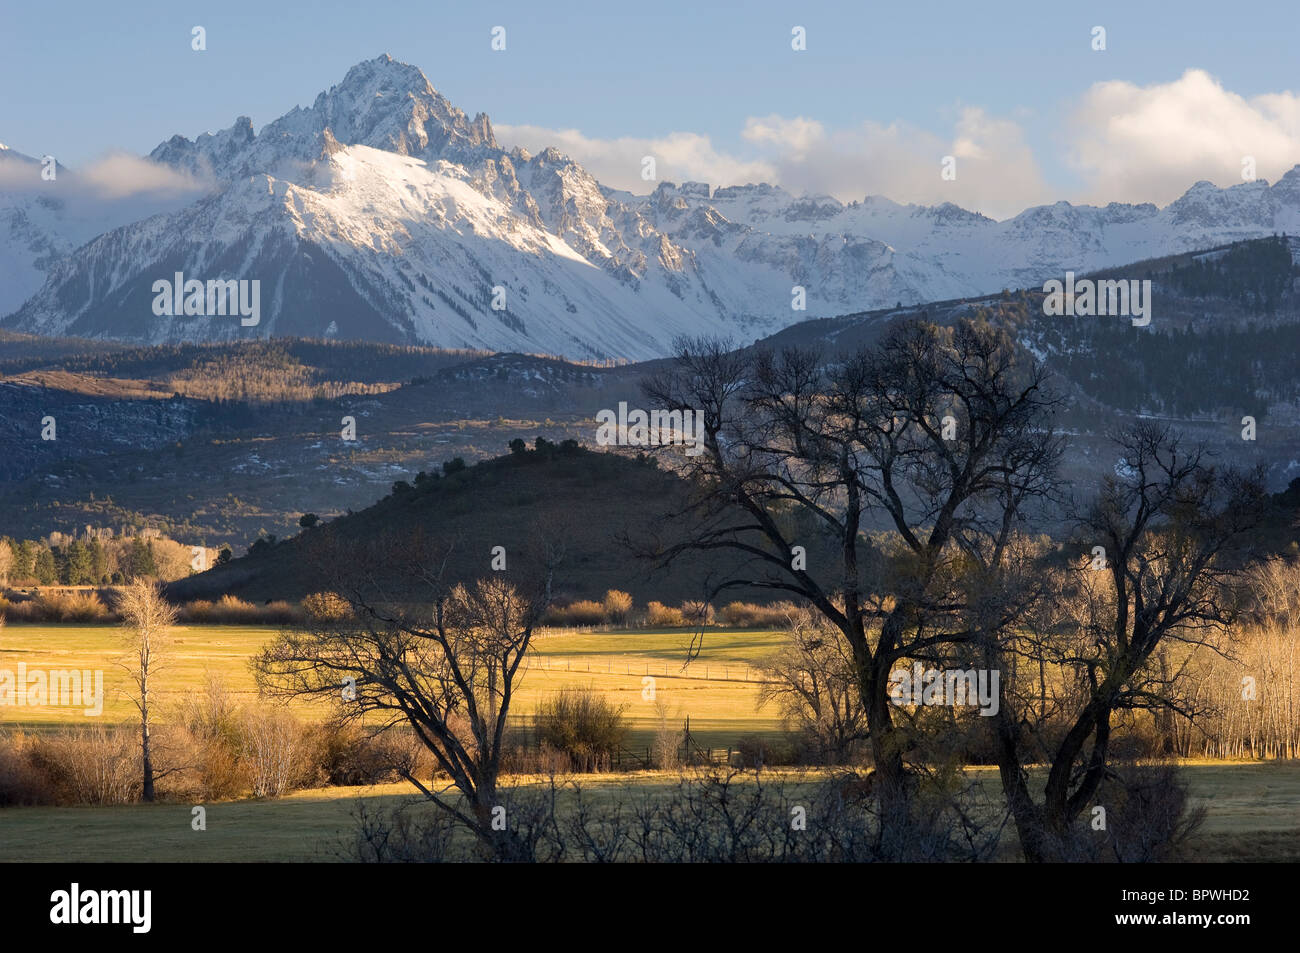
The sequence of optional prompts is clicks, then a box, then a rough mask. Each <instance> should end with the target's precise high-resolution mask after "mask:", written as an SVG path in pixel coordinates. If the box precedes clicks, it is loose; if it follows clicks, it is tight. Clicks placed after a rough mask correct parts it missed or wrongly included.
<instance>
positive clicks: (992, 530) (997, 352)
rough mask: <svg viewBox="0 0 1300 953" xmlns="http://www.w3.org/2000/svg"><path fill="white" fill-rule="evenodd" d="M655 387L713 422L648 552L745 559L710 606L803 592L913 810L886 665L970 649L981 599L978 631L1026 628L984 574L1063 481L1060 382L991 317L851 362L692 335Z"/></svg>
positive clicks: (922, 325) (888, 776)
mask: <svg viewBox="0 0 1300 953" xmlns="http://www.w3.org/2000/svg"><path fill="white" fill-rule="evenodd" d="M643 386H644V391H645V394H646V397H647V399H648V400H650V401H652V402H653V403H654V404H655V405H657V406H660V407H663V408H666V409H670V410H671V409H679V410H683V411H684V410H688V409H689V410H695V411H697V412H700V413H702V415H703V422H704V423H703V429H704V434H705V437H704V449H703V452H702V453H700V454H698V455H696V456H685V457H684V458H683V463H682V465H683V466H685V467H687V468H688V469H689V471H690V472H691V475H692V476H693V477H694V482H695V484H696V486H697V487H698V488H699V490H698V492H697V494H696V495H695V496H694V498H693V499H692V501H691V503H690V504H689V506H687V507H686V508H685V509H683V510H682V511H680V512H678V513H676V514H675V516H676V517H677V518H676V519H674V520H672V521H671V524H670V525H671V532H668V531H667V530H666V531H665V533H664V535H663V536H662V537H661V538H659V539H655V540H652V541H649V542H648V543H647V542H645V541H641V544H640V548H641V549H642V551H643V552H644V553H645V554H646V555H649V556H652V557H653V558H656V559H657V560H659V561H660V563H661V564H667V563H670V562H672V561H673V560H674V559H676V558H677V557H679V556H680V555H681V554H683V553H685V552H689V551H726V552H729V553H731V554H732V555H733V556H739V557H740V558H739V559H738V560H732V561H731V563H730V565H732V566H737V567H738V568H735V569H732V570H729V571H727V572H726V573H725V574H720V575H718V576H716V577H714V578H710V579H708V580H705V581H704V588H705V594H706V595H707V596H708V597H709V598H712V597H713V596H716V595H717V594H719V593H721V592H723V591H726V590H734V589H768V590H773V591H779V592H783V593H793V594H795V595H797V596H799V597H801V598H802V599H805V600H807V601H808V602H809V603H810V604H811V605H813V606H815V607H816V609H817V610H818V611H820V612H821V613H822V615H823V616H825V618H826V619H828V620H829V621H830V622H831V623H832V624H833V625H835V626H836V627H837V628H838V629H839V630H840V631H841V632H843V634H844V636H845V638H846V639H847V641H848V644H849V645H850V647H851V649H852V654H853V660H854V665H855V671H856V678H857V686H858V690H859V691H860V693H861V698H862V705H863V708H864V709H865V712H866V718H867V723H868V726H869V733H870V745H871V751H872V757H873V761H874V765H875V770H876V772H877V781H878V782H881V783H879V784H878V788H879V789H880V790H881V791H882V792H892V793H890V794H889V795H888V796H891V797H894V798H895V799H896V800H897V801H898V802H899V803H900V804H905V803H906V800H907V797H906V790H907V788H908V786H909V783H910V782H909V780H908V772H907V770H906V765H905V756H906V753H907V749H908V741H907V738H906V737H905V734H904V733H903V732H901V731H900V730H899V729H898V726H897V725H896V722H895V717H894V715H893V713H891V710H890V696H889V682H890V672H891V670H892V669H893V668H894V666H895V665H896V663H898V662H899V661H900V660H903V659H906V658H916V659H920V658H926V657H930V656H932V655H934V654H936V653H940V652H944V651H947V650H948V649H949V648H951V647H952V646H957V645H965V644H973V643H974V642H975V641H976V639H977V637H979V635H980V629H979V628H978V627H977V628H972V627H971V626H970V624H969V611H970V609H971V605H970V603H971V602H972V600H975V601H979V602H981V604H982V608H983V609H984V610H985V611H984V612H983V616H982V624H984V625H987V624H989V623H994V624H996V625H997V626H999V627H1003V626H1008V625H1011V624H1013V623H1014V621H1015V619H1016V617H1017V615H1018V613H1019V611H1020V607H1021V602H1022V600H1021V598H1020V596H1019V595H1018V594H1017V593H1014V592H1006V591H1003V593H1002V594H1003V595H1004V596H1006V597H1007V599H1006V601H1004V602H1003V604H1001V605H999V606H997V607H996V611H988V610H990V609H991V608H992V607H991V606H990V604H989V599H988V594H989V593H991V592H993V591H995V590H996V587H994V586H991V585H987V584H984V583H982V582H981V579H983V578H984V577H987V576H989V575H990V574H996V573H997V571H998V567H999V566H1000V565H1001V563H1002V561H1003V559H1004V554H1005V552H1006V550H1007V547H1008V546H1009V545H1011V543H1012V541H1013V539H1014V538H1015V536H1016V532H1017V528H1018V524H1019V522H1020V521H1021V520H1022V519H1023V518H1024V517H1025V515H1026V513H1027V510H1028V508H1029V507H1030V506H1031V505H1032V503H1033V501H1034V500H1035V499H1037V498H1040V497H1043V496H1045V495H1047V494H1049V493H1050V491H1051V490H1052V489H1053V486H1054V482H1053V481H1054V473H1055V465H1056V461H1057V459H1058V456H1059V451H1060V442H1059V440H1058V439H1057V438H1055V437H1054V436H1053V435H1052V433H1051V426H1050V415H1051V412H1052V411H1053V409H1054V407H1055V406H1056V398H1055V397H1054V396H1053V395H1052V394H1051V393H1050V392H1049V390H1048V388H1047V387H1046V375H1045V371H1044V370H1043V369H1042V368H1041V367H1040V366H1039V365H1038V364H1037V363H1036V362H1035V361H1034V360H1033V359H1032V357H1030V356H1029V355H1027V354H1026V353H1025V352H1024V351H1023V350H1022V349H1019V348H1017V347H1016V346H1015V343H1014V341H1013V340H1012V339H1011V337H1010V336H1009V335H1008V334H1007V333H1006V332H1005V331H1004V330H1002V329H1000V328H998V327H995V326H993V325H991V324H989V323H987V322H984V321H978V320H976V321H968V320H962V321H960V322H959V323H958V324H957V325H956V326H955V327H951V328H948V327H939V326H936V325H933V324H930V323H926V322H921V321H912V322H907V323H903V324H901V325H898V326H896V327H894V328H893V329H892V330H890V331H889V332H888V333H887V334H886V335H885V336H884V338H883V339H882V341H881V342H880V343H879V344H877V345H875V346H872V347H867V348H863V349H861V350H859V351H857V352H856V353H852V354H850V355H848V356H847V357H845V358H843V359H837V360H827V359H824V358H822V357H821V356H820V355H818V354H817V353H814V352H811V351H806V350H801V349H797V348H789V349H784V350H781V351H779V352H774V351H768V350H758V351H742V352H737V351H732V350H730V349H729V347H728V346H727V344H726V343H725V342H720V341H712V340H693V341H683V342H680V344H679V345H678V348H677V360H676V364H675V366H674V367H673V368H672V369H671V370H669V371H666V372H664V373H662V374H659V375H656V376H654V377H652V378H650V379H649V380H647V381H646V382H645V384H644V385H643ZM873 531H874V532H877V533H880V535H879V536H878V537H877V538H876V539H874V540H873V538H872V536H871V533H872V532H873ZM632 542H633V543H634V544H636V541H632ZM796 547H801V548H800V549H797V548H796ZM805 560H806V562H805Z"/></svg>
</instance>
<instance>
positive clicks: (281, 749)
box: [239, 708, 319, 797]
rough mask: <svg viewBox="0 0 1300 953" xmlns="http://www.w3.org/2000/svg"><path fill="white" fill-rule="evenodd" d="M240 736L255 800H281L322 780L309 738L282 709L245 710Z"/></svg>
mask: <svg viewBox="0 0 1300 953" xmlns="http://www.w3.org/2000/svg"><path fill="white" fill-rule="evenodd" d="M239 734H240V756H241V759H242V760H243V761H244V763H245V765H246V767H247V770H248V772H249V780H250V782H251V784H252V788H253V796H254V797H279V796H280V795H282V794H286V793H288V792H289V791H291V790H293V789H294V788H296V787H302V786H304V785H307V784H311V783H313V782H315V781H317V780H319V779H318V777H317V776H316V765H315V764H314V763H313V759H312V756H311V755H312V752H311V746H310V744H309V740H308V737H307V734H306V732H305V731H304V730H303V727H302V725H301V724H299V722H298V719H296V718H294V717H293V715H291V714H289V712H287V711H285V710H284V709H283V708H256V709H247V710H245V711H244V712H243V715H242V717H241V718H240V724H239Z"/></svg>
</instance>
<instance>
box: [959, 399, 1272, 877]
mask: <svg viewBox="0 0 1300 953" xmlns="http://www.w3.org/2000/svg"><path fill="white" fill-rule="evenodd" d="M1115 440H1116V443H1117V445H1118V449H1119V459H1118V463H1117V467H1116V471H1117V472H1116V473H1115V474H1113V475H1108V476H1106V477H1105V478H1103V480H1102V483H1101V487H1100V490H1099V492H1098V493H1097V495H1096V498H1095V500H1094V501H1093V502H1092V503H1091V505H1089V506H1088V507H1087V508H1086V509H1084V510H1083V511H1082V512H1081V513H1080V514H1079V530H1080V532H1079V536H1078V541H1079V542H1080V544H1081V545H1082V546H1083V547H1084V550H1085V552H1086V553H1087V555H1086V558H1084V559H1082V560H1080V561H1079V562H1078V563H1077V564H1076V565H1075V568H1074V569H1073V570H1072V571H1071V575H1072V576H1073V577H1074V578H1073V580H1072V581H1069V582H1067V584H1066V586H1065V587H1064V591H1063V592H1062V593H1061V594H1060V597H1059V598H1057V599H1054V600H1052V601H1051V602H1050V603H1049V604H1047V609H1048V610H1049V611H1047V612H1046V613H1044V614H1043V615H1041V616H1039V618H1038V624H1036V625H1028V624H1027V625H1026V628H1025V630H1023V631H1009V630H1007V631H1004V632H1003V633H1002V636H1001V639H1000V640H999V639H998V638H996V637H993V636H990V638H989V639H988V641H986V642H985V643H984V644H985V647H986V651H987V653H988V654H987V658H988V661H989V663H990V664H995V663H996V662H997V660H998V659H1000V660H1001V661H1002V663H1003V664H1004V668H1007V669H1010V670H1017V668H1018V666H1017V661H1018V660H1019V661H1021V662H1023V661H1024V660H1028V661H1029V662H1030V663H1031V664H1030V666H1029V671H1030V672H1031V673H1032V672H1035V671H1038V670H1039V666H1040V665H1042V664H1043V663H1046V664H1047V665H1049V666H1051V667H1053V668H1054V669H1059V670H1062V671H1063V672H1064V673H1065V676H1066V678H1067V679H1068V685H1067V689H1068V690H1067V691H1065V692H1063V693H1062V694H1061V695H1059V696H1058V698H1057V702H1059V703H1060V711H1059V712H1058V717H1059V718H1060V720H1061V721H1062V728H1061V730H1060V732H1059V737H1055V738H1053V739H1051V742H1050V744H1044V739H1043V738H1042V737H1041V736H1038V735H1037V733H1036V731H1035V729H1034V724H1033V722H1032V721H1031V716H1032V713H1033V710H1034V708H1035V705H1036V704H1038V703H1037V702H1036V701H1035V698H1036V696H1037V695H1038V694H1039V692H1037V691H1035V690H1034V686H1033V685H1032V684H1030V685H1028V686H1027V685H1026V684H1025V680H1023V679H1018V678H1015V677H1011V678H1006V679H1004V680H1003V682H1002V696H1001V700H1000V707H999V710H998V713H997V716H996V719H997V721H996V739H997V742H996V743H997V749H998V760H999V768H1000V772H1001V777H1002V784H1003V788H1004V792H1005V794H1006V797H1007V802H1008V806H1009V808H1010V809H1011V811H1012V815H1013V817H1014V819H1015V823H1016V827H1017V830H1018V832H1019V835H1020V841H1021V845H1022V848H1023V850H1024V853H1025V856H1026V858H1027V859H1029V860H1031V861H1042V860H1050V859H1053V858H1060V857H1061V856H1062V854H1063V853H1065V852H1068V851H1069V849H1070V842H1071V837H1072V831H1071V828H1072V825H1074V824H1075V822H1076V821H1077V819H1078V818H1079V817H1080V815H1081V814H1082V812H1083V811H1084V810H1085V809H1086V808H1088V807H1089V806H1090V805H1093V803H1094V798H1095V797H1096V796H1097V795H1098V792H1099V790H1101V788H1102V786H1103V783H1104V782H1106V781H1108V780H1111V779H1112V778H1113V777H1114V774H1113V772H1112V769H1111V729H1112V725H1113V723H1114V720H1115V718H1116V716H1117V714H1119V713H1122V712H1126V711H1135V710H1147V711H1172V712H1174V713H1175V714H1180V715H1186V714H1189V712H1188V711H1187V710H1186V709H1185V707H1184V706H1183V702H1182V696H1181V693H1180V691H1179V687H1180V684H1182V683H1183V682H1185V680H1186V679H1185V669H1183V668H1181V667H1179V668H1175V667H1172V666H1170V665H1169V664H1168V659H1163V660H1162V657H1161V655H1160V650H1161V649H1162V648H1163V647H1168V646H1175V645H1182V646H1204V647H1207V648H1211V649H1214V648H1216V645H1215V636H1216V635H1217V634H1218V633H1220V632H1221V631H1222V630H1223V628H1224V627H1225V626H1226V625H1227V624H1228V623H1229V622H1230V621H1231V620H1232V619H1233V618H1234V617H1235V615H1236V613H1237V611H1238V606H1239V604H1240V600H1239V599H1238V592H1237V587H1236V586H1235V585H1234V581H1235V579H1236V576H1237V573H1238V571H1239V570H1240V568H1241V567H1242V566H1243V565H1244V564H1245V562H1246V557H1247V553H1246V551H1245V546H1246V544H1247V543H1248V541H1249V531H1250V530H1251V529H1252V528H1253V527H1254V526H1255V525H1256V524H1257V521H1258V519H1259V516H1260V514H1261V512H1262V503H1263V500H1264V499H1265V494H1264V488H1263V481H1262V479H1261V477H1260V475H1259V474H1258V473H1251V474H1241V473H1237V472H1233V471H1231V470H1221V469H1216V468H1215V467H1214V466H1212V465H1211V464H1210V463H1209V460H1208V458H1207V455H1206V453H1205V451H1204V450H1203V449H1201V448H1198V447H1186V446H1184V444H1183V442H1182V441H1181V440H1180V439H1179V437H1178V436H1177V435H1176V434H1174V433H1173V432H1172V431H1171V430H1170V429H1169V428H1168V427H1163V426H1159V425H1156V424H1152V423H1140V424H1137V425H1134V426H1131V427H1129V428H1127V429H1125V430H1123V431H1121V432H1120V433H1118V434H1117V435H1116V437H1115ZM1094 547H1096V548H1094ZM995 645H1000V650H999V649H995V648H994V646H995ZM1162 661H1163V662H1164V664H1162ZM1030 682H1031V683H1032V679H1030ZM1044 760H1045V761H1046V762H1047V763H1048V765H1049V768H1048V776H1047V782H1046V787H1045V790H1044V794H1043V799H1042V801H1041V802H1038V801H1035V799H1034V797H1033V795H1032V793H1031V788H1030V783H1029V779H1028V768H1027V765H1028V764H1030V763H1034V762H1041V761H1044Z"/></svg>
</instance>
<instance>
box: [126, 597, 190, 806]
mask: <svg viewBox="0 0 1300 953" xmlns="http://www.w3.org/2000/svg"><path fill="white" fill-rule="evenodd" d="M117 612H118V615H120V616H121V617H122V622H123V624H124V625H125V627H126V642H127V651H126V653H125V655H124V657H123V659H122V661H121V662H120V663H119V664H121V665H122V667H123V668H125V669H126V671H127V674H128V675H129V676H130V679H131V684H132V687H133V689H134V693H133V695H132V698H131V700H132V701H133V702H135V706H136V708H137V709H138V710H139V712H140V757H141V769H142V771H143V785H142V787H141V792H140V796H141V798H142V799H143V800H145V801H152V800H153V799H154V780H155V777H154V764H153V751H152V749H151V746H150V742H151V739H150V727H151V726H150V720H149V719H150V716H149V691H150V680H151V679H152V678H153V676H154V675H156V674H157V673H158V670H159V667H160V662H161V661H162V654H163V647H164V645H163V643H164V640H165V639H166V637H167V630H168V629H170V628H171V627H172V626H173V625H175V624H176V608H175V606H173V605H172V604H171V603H169V602H168V601H167V600H166V599H165V598H163V594H162V589H161V588H160V587H159V586H158V585H157V584H155V583H153V582H150V581H148V580H144V579H137V580H136V581H135V582H133V583H131V584H130V585H129V586H127V587H126V588H125V589H123V590H122V592H121V594H120V595H119V596H118V601H117Z"/></svg>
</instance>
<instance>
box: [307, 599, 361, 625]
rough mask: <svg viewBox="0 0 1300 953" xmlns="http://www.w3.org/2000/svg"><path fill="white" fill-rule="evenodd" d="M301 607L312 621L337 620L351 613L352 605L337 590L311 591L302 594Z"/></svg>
mask: <svg viewBox="0 0 1300 953" xmlns="http://www.w3.org/2000/svg"><path fill="white" fill-rule="evenodd" d="M302 608H303V612H304V613H305V614H306V616H307V618H308V619H310V620H312V621H314V622H338V621H339V620H340V619H346V618H347V617H348V616H350V615H352V606H350V605H349V604H348V601H347V600H346V599H344V598H343V597H342V596H340V595H339V594H338V593H337V592H313V593H312V594H311V595H309V596H304V597H303V600H302Z"/></svg>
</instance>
